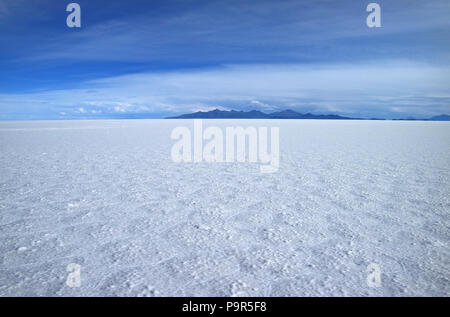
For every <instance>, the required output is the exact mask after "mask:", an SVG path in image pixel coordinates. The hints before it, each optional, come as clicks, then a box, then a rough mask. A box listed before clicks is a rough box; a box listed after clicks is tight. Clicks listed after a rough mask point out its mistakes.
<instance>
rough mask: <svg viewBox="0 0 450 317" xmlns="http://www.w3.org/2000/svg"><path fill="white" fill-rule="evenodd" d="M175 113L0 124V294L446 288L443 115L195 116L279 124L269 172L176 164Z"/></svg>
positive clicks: (446, 134) (395, 292)
mask: <svg viewBox="0 0 450 317" xmlns="http://www.w3.org/2000/svg"><path fill="white" fill-rule="evenodd" d="M180 125H182V126H188V127H192V121H190V120H129V121H128V120H123V121H81V122H80V121H67V122H9V123H8V122H3V123H0V149H1V151H0V254H1V255H0V256H1V257H0V295H2V296H35V295H42V296H95V295H100V296H117V295H122V296H323V295H328V296H341V295H344V296H364V295H381V296H424V295H431V296H433V295H444V296H449V295H450V281H449V279H450V271H449V268H450V257H449V256H450V250H449V239H450V232H449V230H450V229H449V211H450V177H449V176H450V124H448V123H445V122H380V121H309V120H269V121H266V120H206V121H204V126H208V125H218V126H221V127H225V126H231V125H238V126H250V125H251V126H279V127H280V160H281V161H280V169H279V171H278V172H277V173H274V174H261V173H260V172H259V166H258V165H257V164H249V163H239V164H238V163H236V164H228V163H220V164H217V163H216V164H210V163H201V164H176V163H173V162H172V161H171V157H170V148H171V146H172V144H173V141H172V140H170V132H171V130H172V128H174V127H176V126H180ZM69 263H77V264H80V265H81V287H79V288H69V287H68V286H66V284H65V281H66V278H67V272H66V267H67V265H68V264H69ZM370 263H378V264H380V266H381V271H382V276H381V281H382V285H381V287H379V288H369V287H368V286H367V284H366V278H367V273H366V267H367V265H368V264H370Z"/></svg>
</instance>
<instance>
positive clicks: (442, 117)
mask: <svg viewBox="0 0 450 317" xmlns="http://www.w3.org/2000/svg"><path fill="white" fill-rule="evenodd" d="M429 120H431V121H450V115H448V114H441V115H438V116H434V117H431V118H430V119H429Z"/></svg>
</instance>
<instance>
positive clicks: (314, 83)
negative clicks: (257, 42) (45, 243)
mask: <svg viewBox="0 0 450 317" xmlns="http://www.w3.org/2000/svg"><path fill="white" fill-rule="evenodd" d="M449 71H450V69H449V68H440V67H435V66H430V65H427V64H417V63H411V62H405V61H384V62H382V63H374V64H358V65H355V64H331V65H328V64H321V65H309V66H307V65H299V64H290V65H230V66H227V67H221V68H215V69H208V70H193V71H182V72H181V71H175V72H173V71H172V72H162V73H141V74H132V75H125V76H117V77H110V78H103V79H97V80H91V81H87V82H85V83H83V84H82V85H81V87H80V88H78V89H69V90H55V91H46V92H41V93H33V94H21V95H1V96H0V100H2V101H1V102H0V107H1V108H2V112H3V113H7V112H8V111H13V110H14V111H18V109H21V108H22V111H23V112H24V113H26V112H29V111H30V110H31V109H32V108H33V107H38V108H40V109H46V113H47V114H48V113H55V114H56V113H59V112H61V111H63V112H65V113H69V114H70V113H73V114H76V113H80V111H79V109H80V107H82V108H83V109H84V110H85V112H84V113H82V114H87V113H91V114H92V111H93V110H94V111H96V114H97V111H101V114H103V115H108V114H114V113H160V114H170V113H180V112H188V111H195V110H199V109H211V108H215V107H220V106H222V107H227V108H238V109H260V110H263V111H271V110H278V109H283V108H287V107H289V108H293V109H296V110H299V111H313V112H319V113H324V112H334V113H343V114H353V115H363V116H366V117H370V116H375V115H379V116H389V117H393V116H394V117H395V116H396V115H397V114H398V113H408V114H410V115H416V116H427V115H434V114H439V113H444V112H450V104H449V101H450V79H449V77H448V73H449ZM98 113H100V112H98Z"/></svg>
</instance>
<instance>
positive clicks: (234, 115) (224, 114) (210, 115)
mask: <svg viewBox="0 0 450 317" xmlns="http://www.w3.org/2000/svg"><path fill="white" fill-rule="evenodd" d="M166 119H327V120H385V119H377V118H372V119H360V118H350V117H343V116H339V115H333V114H327V115H316V114H311V113H299V112H296V111H294V110H290V109H288V110H283V111H278V112H273V113H264V112H261V111H258V110H251V111H235V110H230V111H226V110H219V109H215V110H211V111H206V112H204V111H197V112H194V113H189V114H183V115H180V116H176V117H168V118H166ZM395 120H411V121H412V120H414V121H417V120H420V121H450V116H449V115H446V114H442V115H439V116H435V117H432V118H429V119H395Z"/></svg>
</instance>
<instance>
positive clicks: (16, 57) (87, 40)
mask: <svg viewBox="0 0 450 317" xmlns="http://www.w3.org/2000/svg"><path fill="white" fill-rule="evenodd" d="M70 2H71V1H63V0H39V1H38V0H0V120H26V119H76V118H127V117H140V116H145V117H155V118H156V117H164V116H168V115H173V114H179V113H186V112H192V111H196V110H209V109H213V108H220V109H236V110H250V109H258V110H262V111H265V112H271V111H277V110H280V109H287V108H289V109H294V110H297V111H299V112H313V113H318V114H321V113H334V114H342V115H348V116H355V117H366V118H370V117H385V118H406V117H415V118H422V117H430V116H433V115H438V114H441V113H450V75H449V74H450V71H449V70H450V2H449V1H447V0H427V1H418V0H417V1H416V0H413V1H411V0H410V1H407V0H389V1H381V0H378V1H376V2H377V3H379V4H380V6H381V10H382V15H381V18H382V27H381V28H368V27H367V25H366V17H367V15H368V13H367V12H366V6H367V5H368V4H369V3H370V2H371V1H360V0H348V1H347V0H340V1H337V0H308V1H306V0H305V1H303V0H287V1H283V0H277V1H274V0H269V1H265V0H254V1H249V0H220V1H217V0H207V1H203V0H179V1H178V0H127V1H122V0H117V1H101V0H78V1H74V2H77V3H79V4H80V6H81V10H82V27H81V28H80V29H77V28H68V27H67V26H66V17H67V15H68V13H67V12H66V10H65V8H66V6H67V4H69V3H70Z"/></svg>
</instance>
